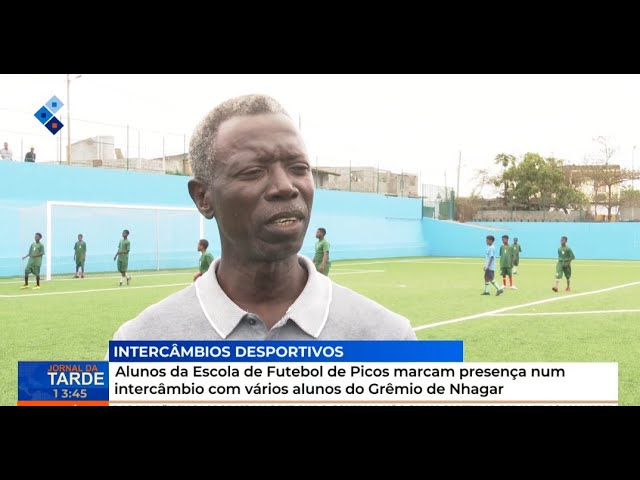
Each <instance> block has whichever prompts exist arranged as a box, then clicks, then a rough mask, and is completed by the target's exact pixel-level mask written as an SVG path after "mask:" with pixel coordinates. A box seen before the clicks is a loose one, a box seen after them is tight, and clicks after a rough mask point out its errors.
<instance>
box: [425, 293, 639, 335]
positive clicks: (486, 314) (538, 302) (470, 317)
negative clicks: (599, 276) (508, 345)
mask: <svg viewBox="0 0 640 480" xmlns="http://www.w3.org/2000/svg"><path fill="white" fill-rule="evenodd" d="M636 285H640V282H632V283H625V284H624V285H616V286H615V287H609V288H603V289H600V290H592V291H590V292H583V293H576V294H572V295H565V296H562V297H551V298H545V299H544V300H536V301H535V302H529V303H522V304H520V305H512V306H510V307H504V308H499V309H497V310H491V311H489V312H484V313H476V314H475V315H468V316H466V317H460V318H454V319H453V320H445V321H443V322H436V323H429V324H427V325H420V326H419V327H414V329H413V330H414V331H416V332H417V331H419V330H425V329H427V328H434V327H440V326H442V325H450V324H452V323H458V322H465V321H467V320H475V319H476V318H482V317H489V316H491V315H495V314H496V313H502V312H508V311H510V310H516V309H518V308H525V307H532V306H534V305H542V304H544V303H551V302H559V301H561V300H568V299H570V298H578V297H585V296H587V295H596V294H598V293H606V292H611V291H613V290H618V289H620V288H627V287H634V286H636Z"/></svg>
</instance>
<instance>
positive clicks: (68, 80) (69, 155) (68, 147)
mask: <svg viewBox="0 0 640 480" xmlns="http://www.w3.org/2000/svg"><path fill="white" fill-rule="evenodd" d="M69 85H71V78H70V77H69V74H68V73H67V165H71V100H70V99H69Z"/></svg>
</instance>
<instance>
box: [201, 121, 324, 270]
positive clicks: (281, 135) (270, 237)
mask: <svg viewBox="0 0 640 480" xmlns="http://www.w3.org/2000/svg"><path fill="white" fill-rule="evenodd" d="M216 152H217V157H216V164H215V166H214V171H215V175H214V174H213V173H214V172H212V176H213V180H212V183H211V185H210V186H209V187H208V188H207V192H206V194H205V199H206V201H207V202H208V204H209V205H211V207H212V210H213V215H214V216H215V218H216V220H217V222H218V228H219V230H220V235H221V238H222V239H223V241H225V243H226V246H227V249H228V250H229V249H233V251H234V252H235V254H237V255H239V256H240V257H241V258H244V259H252V260H263V261H265V260H266V261H276V260H281V259H284V258H287V257H289V256H291V255H294V254H296V253H297V252H298V251H299V250H300V248H301V247H302V241H303V239H304V235H305V233H306V231H307V227H308V226H309V216H310V214H311V207H312V205H313V177H312V176H311V169H310V164H309V159H308V158H307V152H306V148H305V146H304V142H303V140H302V137H301V136H300V134H299V133H298V131H297V130H296V128H295V126H294V125H293V123H292V122H291V120H290V119H289V118H287V117H286V116H285V115H281V114H263V115H252V116H244V117H234V118H231V119H229V120H227V121H226V122H224V123H222V125H220V129H219V131H218V137H217V141H216Z"/></svg>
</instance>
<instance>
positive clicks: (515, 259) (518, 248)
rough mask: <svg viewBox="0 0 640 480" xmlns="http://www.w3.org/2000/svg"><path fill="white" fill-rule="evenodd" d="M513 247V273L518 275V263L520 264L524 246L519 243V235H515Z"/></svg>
mask: <svg viewBox="0 0 640 480" xmlns="http://www.w3.org/2000/svg"><path fill="white" fill-rule="evenodd" d="M511 249H512V251H513V274H514V275H517V274H518V265H520V253H521V252H522V247H521V246H520V244H519V243H518V237H514V239H513V245H512V246H511Z"/></svg>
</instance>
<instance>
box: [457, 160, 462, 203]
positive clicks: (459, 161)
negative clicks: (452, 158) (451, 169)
mask: <svg viewBox="0 0 640 480" xmlns="http://www.w3.org/2000/svg"><path fill="white" fill-rule="evenodd" d="M461 165H462V150H460V151H459V152H458V179H457V180H456V196H457V197H460V166H461Z"/></svg>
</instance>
